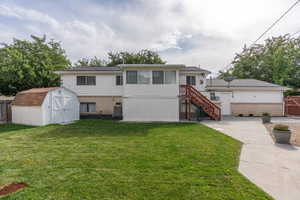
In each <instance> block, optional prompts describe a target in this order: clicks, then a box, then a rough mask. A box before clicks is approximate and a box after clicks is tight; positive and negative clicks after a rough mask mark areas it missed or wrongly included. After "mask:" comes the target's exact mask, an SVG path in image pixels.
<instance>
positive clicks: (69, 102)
mask: <svg viewBox="0 0 300 200" xmlns="http://www.w3.org/2000/svg"><path fill="white" fill-rule="evenodd" d="M63 99H64V109H63V112H64V122H71V121H73V120H74V118H75V117H74V115H75V110H74V104H75V102H74V99H73V98H72V97H71V96H64V97H63Z"/></svg>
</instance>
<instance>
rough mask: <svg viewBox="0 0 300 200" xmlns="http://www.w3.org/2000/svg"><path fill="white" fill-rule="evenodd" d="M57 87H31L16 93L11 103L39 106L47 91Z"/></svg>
mask: <svg viewBox="0 0 300 200" xmlns="http://www.w3.org/2000/svg"><path fill="white" fill-rule="evenodd" d="M57 88H59V87H49V88H32V89H29V90H24V91H21V92H19V93H17V95H16V97H15V100H14V101H13V102H12V105H15V106H41V105H42V104H43V102H44V99H45V97H46V95H47V93H48V92H49V91H52V90H55V89H57Z"/></svg>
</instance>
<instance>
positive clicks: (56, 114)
mask: <svg viewBox="0 0 300 200" xmlns="http://www.w3.org/2000/svg"><path fill="white" fill-rule="evenodd" d="M52 108H53V115H52V123H63V122H64V99H63V96H57V95H55V96H53V106H52Z"/></svg>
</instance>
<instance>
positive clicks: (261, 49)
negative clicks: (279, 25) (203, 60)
mask: <svg viewBox="0 0 300 200" xmlns="http://www.w3.org/2000/svg"><path fill="white" fill-rule="evenodd" d="M232 65H233V67H232V68H231V69H229V70H228V71H225V72H220V76H219V77H220V78H223V77H225V76H228V75H233V76H234V77H236V78H254V79H258V80H262V81H267V82H271V83H275V84H279V85H284V86H288V87H292V88H299V87H300V37H298V38H292V37H291V36H290V35H288V34H287V35H284V36H279V37H272V38H269V39H267V40H265V43H264V44H256V45H253V46H251V47H249V48H247V47H246V46H245V47H244V48H243V51H242V53H238V54H236V56H235V58H234V60H233V62H232Z"/></svg>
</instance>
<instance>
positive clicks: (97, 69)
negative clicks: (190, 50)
mask: <svg viewBox="0 0 300 200" xmlns="http://www.w3.org/2000/svg"><path fill="white" fill-rule="evenodd" d="M123 67H132V68H138V67H141V68H147V67H148V68H149V67H159V68H161V67H166V68H179V69H180V71H183V72H204V73H210V71H208V70H205V69H202V68H200V67H194V66H188V67H186V66H185V65H181V64H121V65H118V66H111V67H103V66H99V67H87V66H81V67H72V68H69V69H66V70H62V71H58V73H63V72H118V71H121V68H123Z"/></svg>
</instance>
